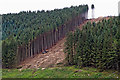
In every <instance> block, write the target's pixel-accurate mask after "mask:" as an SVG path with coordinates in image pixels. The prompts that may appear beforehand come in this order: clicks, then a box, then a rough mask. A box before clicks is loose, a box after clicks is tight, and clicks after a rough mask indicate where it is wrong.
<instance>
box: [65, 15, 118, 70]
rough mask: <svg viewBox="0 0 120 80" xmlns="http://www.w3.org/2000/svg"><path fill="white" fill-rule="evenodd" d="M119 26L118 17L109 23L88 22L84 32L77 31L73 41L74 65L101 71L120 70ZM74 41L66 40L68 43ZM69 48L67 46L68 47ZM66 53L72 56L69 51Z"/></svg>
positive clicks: (103, 21)
mask: <svg viewBox="0 0 120 80" xmlns="http://www.w3.org/2000/svg"><path fill="white" fill-rule="evenodd" d="M119 24H120V22H119V18H118V17H117V18H111V19H109V20H108V21H106V20H102V22H98V23H97V24H96V23H95V22H93V24H91V23H89V22H88V23H87V24H86V25H85V26H84V27H83V30H82V31H80V30H76V31H75V32H74V33H73V35H74V36H73V38H72V39H71V40H72V41H73V44H75V45H73V47H75V48H74V49H73V51H74V53H72V54H74V56H73V57H74V64H75V65H77V66H78V67H80V68H81V67H86V66H92V67H96V68H99V69H101V70H105V69H115V70H120V46H119V44H120V40H119V39H120V34H119V32H120V29H119V26H120V25H119ZM78 32H79V33H78ZM69 35H72V34H69ZM69 35H68V36H67V37H69ZM76 36H77V37H76ZM73 39H74V40H73ZM72 41H70V40H66V43H68V42H72ZM68 46H69V45H68V44H66V47H68ZM71 47H72V46H71ZM73 51H71V52H73ZM66 53H68V55H69V54H71V53H70V52H69V51H68V52H66ZM68 59H69V58H68Z"/></svg>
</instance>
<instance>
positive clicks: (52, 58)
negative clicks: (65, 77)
mask: <svg viewBox="0 0 120 80" xmlns="http://www.w3.org/2000/svg"><path fill="white" fill-rule="evenodd" d="M103 19H106V20H108V19H109V17H99V18H96V19H89V20H86V21H85V22H83V24H81V25H80V26H78V28H80V29H82V26H83V25H85V24H86V23H87V22H88V21H89V22H91V23H92V22H96V23H97V22H99V21H102V20H103ZM64 42H65V38H63V39H62V40H60V41H58V42H57V43H56V45H54V46H53V47H52V48H50V49H48V52H47V53H45V54H42V53H40V54H37V55H35V56H34V58H29V59H27V60H25V61H24V62H22V63H21V64H20V65H19V66H22V69H26V68H40V67H41V68H46V67H54V66H56V65H57V64H60V63H64V61H65V53H64Z"/></svg>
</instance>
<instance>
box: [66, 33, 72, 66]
mask: <svg viewBox="0 0 120 80" xmlns="http://www.w3.org/2000/svg"><path fill="white" fill-rule="evenodd" d="M73 38H74V37H73V34H72V32H70V33H69V34H68V35H67V38H66V40H67V42H66V43H65V45H67V46H66V49H65V52H67V57H66V60H67V64H68V65H73V60H74V59H73V40H74V39H73Z"/></svg>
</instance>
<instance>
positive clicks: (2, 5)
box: [0, 0, 120, 18]
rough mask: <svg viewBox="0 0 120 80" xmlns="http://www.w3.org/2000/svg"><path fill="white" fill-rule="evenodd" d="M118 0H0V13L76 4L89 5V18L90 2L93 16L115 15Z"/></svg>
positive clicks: (116, 13) (48, 8)
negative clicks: (93, 6) (93, 8)
mask: <svg viewBox="0 0 120 80" xmlns="http://www.w3.org/2000/svg"><path fill="white" fill-rule="evenodd" d="M119 1H120V0H0V14H6V13H18V12H20V11H29V10H31V11H37V10H53V9H55V8H58V9H59V8H64V7H70V6H72V5H73V6H77V5H81V4H88V5H89V13H88V16H89V18H91V4H94V5H95V10H94V11H95V17H99V16H117V15H118V2H119Z"/></svg>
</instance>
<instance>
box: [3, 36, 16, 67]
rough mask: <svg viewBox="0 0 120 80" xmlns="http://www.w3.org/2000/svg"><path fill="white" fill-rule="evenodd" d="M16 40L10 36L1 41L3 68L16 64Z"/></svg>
mask: <svg viewBox="0 0 120 80" xmlns="http://www.w3.org/2000/svg"><path fill="white" fill-rule="evenodd" d="M16 44H17V43H16V40H15V39H14V37H13V36H10V37H9V38H7V39H6V40H4V41H3V42H2V65H3V68H13V67H15V66H16V50H17V46H16Z"/></svg>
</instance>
